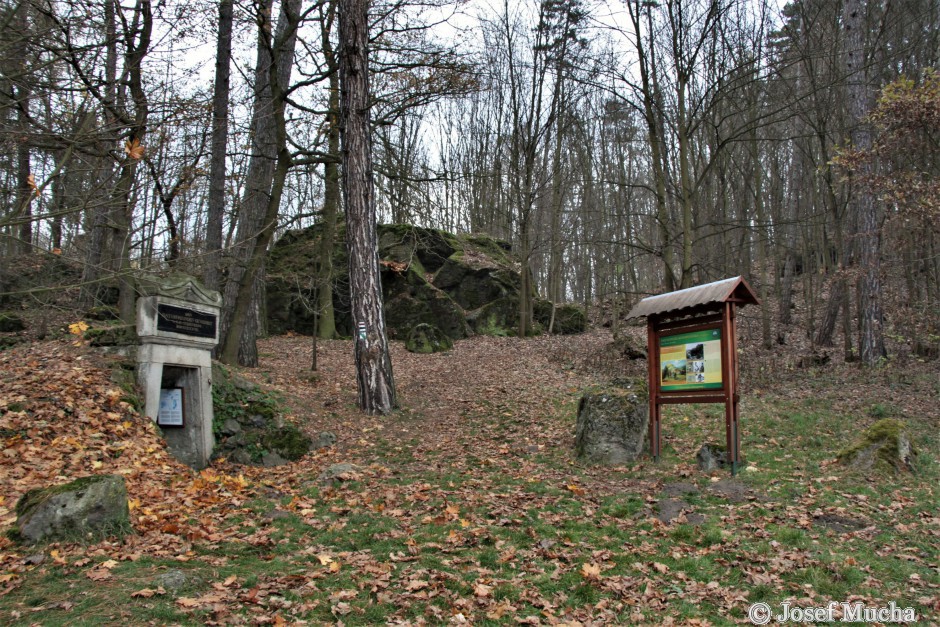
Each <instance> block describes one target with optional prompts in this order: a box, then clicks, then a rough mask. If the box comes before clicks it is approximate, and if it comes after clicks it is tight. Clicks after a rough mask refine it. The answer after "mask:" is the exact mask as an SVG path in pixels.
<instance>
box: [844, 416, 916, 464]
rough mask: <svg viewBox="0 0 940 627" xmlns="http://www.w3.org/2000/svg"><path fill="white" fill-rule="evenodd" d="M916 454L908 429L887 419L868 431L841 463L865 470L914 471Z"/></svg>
mask: <svg viewBox="0 0 940 627" xmlns="http://www.w3.org/2000/svg"><path fill="white" fill-rule="evenodd" d="M916 455H917V451H916V450H915V449H914V446H913V444H912V443H911V436H910V430H909V428H908V426H907V425H906V424H905V423H904V422H902V421H900V420H897V419H896V418H885V419H883V420H879V421H878V422H876V423H874V424H872V425H871V426H870V427H868V428H867V429H865V431H864V432H863V433H862V435H861V437H860V438H859V440H858V441H856V442H854V443H853V444H852V445H850V446H849V447H847V448H845V449H843V450H842V451H841V452H840V453H839V455H838V460H839V462H840V463H843V464H847V465H850V466H852V467H854V468H857V469H859V470H863V471H869V470H880V471H889V472H897V471H901V470H908V471H913V470H914V458H915V457H916Z"/></svg>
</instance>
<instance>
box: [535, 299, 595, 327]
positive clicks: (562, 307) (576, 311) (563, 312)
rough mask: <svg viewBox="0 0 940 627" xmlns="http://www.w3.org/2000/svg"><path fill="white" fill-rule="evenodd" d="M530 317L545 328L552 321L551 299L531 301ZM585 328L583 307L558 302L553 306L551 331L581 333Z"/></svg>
mask: <svg viewBox="0 0 940 627" xmlns="http://www.w3.org/2000/svg"><path fill="white" fill-rule="evenodd" d="M532 317H533V318H534V319H535V321H536V322H539V323H541V325H542V326H543V327H544V328H545V329H546V330H547V329H548V327H549V324H550V323H551V321H552V303H551V301H547V300H542V299H537V300H535V301H534V302H533V307H532ZM586 329H587V317H586V316H585V315H584V309H583V308H581V307H580V306H578V305H575V304H572V303H559V304H558V305H556V306H555V324H554V325H553V326H552V333H554V334H556V335H571V334H574V333H583V332H584V331H585V330H586Z"/></svg>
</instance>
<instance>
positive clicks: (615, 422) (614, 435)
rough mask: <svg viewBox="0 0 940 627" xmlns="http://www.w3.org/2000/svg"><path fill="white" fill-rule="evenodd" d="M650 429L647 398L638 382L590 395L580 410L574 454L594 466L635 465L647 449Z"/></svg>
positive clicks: (598, 390) (583, 398)
mask: <svg viewBox="0 0 940 627" xmlns="http://www.w3.org/2000/svg"><path fill="white" fill-rule="evenodd" d="M648 426H649V403H648V396H647V394H646V388H645V386H643V385H640V383H639V382H638V383H637V385H635V386H628V387H626V386H625V387H613V386H611V387H607V388H603V389H596V390H592V391H589V392H588V393H586V394H585V395H584V396H583V397H582V398H581V403H580V404H579V406H578V419H577V431H576V434H575V454H576V455H577V457H578V458H579V459H582V460H584V461H587V462H589V463H595V464H608V465H617V464H625V463H629V462H633V461H636V460H637V459H638V458H639V456H640V455H641V454H642V453H643V449H644V447H645V446H646V440H647V428H648Z"/></svg>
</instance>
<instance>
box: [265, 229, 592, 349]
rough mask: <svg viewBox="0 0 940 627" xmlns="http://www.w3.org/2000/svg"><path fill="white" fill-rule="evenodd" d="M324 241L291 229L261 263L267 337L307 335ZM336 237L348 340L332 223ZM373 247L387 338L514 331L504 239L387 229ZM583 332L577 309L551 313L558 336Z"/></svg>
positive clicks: (337, 301) (511, 272)
mask: <svg viewBox="0 0 940 627" xmlns="http://www.w3.org/2000/svg"><path fill="white" fill-rule="evenodd" d="M322 236H323V227H322V226H321V225H315V226H312V227H310V228H308V229H304V230H301V231H289V232H288V233H286V234H284V236H283V237H281V239H280V240H279V241H278V242H277V244H276V245H275V246H274V247H273V249H272V251H271V254H270V257H269V259H268V264H267V278H268V281H267V298H268V307H267V310H268V330H269V331H270V332H271V333H283V332H285V331H296V332H300V333H312V332H313V329H314V324H315V319H316V316H315V309H316V307H315V303H316V301H317V298H316V286H317V284H318V281H317V273H318V272H319V271H320V268H319V265H320V264H319V261H320V260H319V251H320V248H321V238H322ZM334 237H335V240H334V245H333V257H332V260H331V263H332V268H333V279H332V281H331V283H332V289H333V305H334V317H335V323H336V330H337V332H338V333H339V334H340V335H346V336H350V335H352V334H353V328H352V326H353V323H352V317H351V314H350V310H349V303H350V295H349V285H348V279H347V275H348V263H349V259H348V255H347V253H346V244H345V226H344V225H342V224H340V225H338V227H337V230H336V233H335V234H334ZM378 243H379V258H380V269H381V273H382V292H383V297H384V300H385V322H386V327H387V329H388V334H389V337H391V338H393V339H405V338H406V337H407V335H408V333H409V332H410V331H411V329H413V328H414V327H416V326H417V325H419V324H432V325H434V326H436V327H438V328H440V329H441V330H442V331H443V332H444V333H445V334H446V335H447V336H448V337H450V338H451V339H461V338H464V337H467V336H468V335H471V334H472V333H483V334H489V335H508V334H512V333H514V332H515V329H516V327H517V324H518V315H519V314H518V303H519V296H520V290H521V286H522V280H521V275H520V271H521V264H520V263H519V260H518V259H517V258H516V257H515V256H514V255H513V254H512V252H511V246H510V245H509V244H508V243H507V242H503V241H500V240H497V239H494V238H492V237H489V236H485V235H470V234H459V235H454V234H452V233H447V232H446V231H440V230H437V229H428V228H423V227H416V226H410V225H401V224H386V225H379V227H378ZM534 296H535V293H534V292H533V297H534ZM537 313H538V312H536V314H537ZM536 317H537V315H536ZM536 322H539V321H538V320H536ZM546 322H547V320H546ZM535 326H539V325H535ZM541 326H542V327H544V326H545V323H544V322H542V323H541ZM583 328H584V315H583V312H582V311H581V310H580V308H577V307H574V308H567V306H564V305H563V306H561V307H560V308H559V310H558V311H557V312H556V329H561V331H559V332H563V333H570V332H578V331H581V330H583Z"/></svg>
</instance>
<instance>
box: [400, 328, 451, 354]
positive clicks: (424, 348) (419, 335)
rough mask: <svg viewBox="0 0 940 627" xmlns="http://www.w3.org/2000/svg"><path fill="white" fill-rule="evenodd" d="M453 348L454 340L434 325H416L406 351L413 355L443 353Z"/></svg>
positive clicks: (407, 342)
mask: <svg viewBox="0 0 940 627" xmlns="http://www.w3.org/2000/svg"><path fill="white" fill-rule="evenodd" d="M453 347H454V342H453V340H451V339H450V338H449V337H447V335H445V334H444V332H443V331H441V330H440V329H438V328H437V327H436V326H434V325H433V324H426V323H421V324H419V325H416V326H415V327H414V328H413V329H412V330H411V331H410V332H409V333H408V339H407V340H405V349H406V350H408V351H409V352H412V353H442V352H444V351H449V350H450V349H452V348H453Z"/></svg>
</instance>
